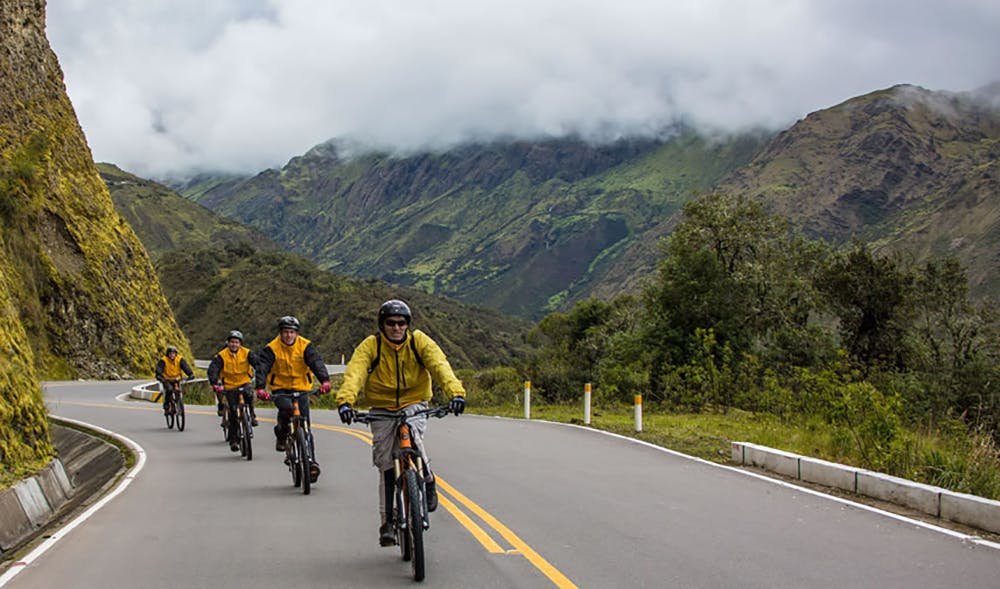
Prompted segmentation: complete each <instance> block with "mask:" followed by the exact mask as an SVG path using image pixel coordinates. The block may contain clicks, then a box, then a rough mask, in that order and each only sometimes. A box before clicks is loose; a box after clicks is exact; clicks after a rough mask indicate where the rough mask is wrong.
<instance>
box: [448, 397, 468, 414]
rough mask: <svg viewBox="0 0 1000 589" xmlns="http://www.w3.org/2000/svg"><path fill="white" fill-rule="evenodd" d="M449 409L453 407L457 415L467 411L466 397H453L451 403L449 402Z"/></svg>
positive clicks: (452, 409) (452, 410)
mask: <svg viewBox="0 0 1000 589" xmlns="http://www.w3.org/2000/svg"><path fill="white" fill-rule="evenodd" d="M448 409H451V412H452V413H454V414H455V415H460V414H461V413H462V412H463V411H465V397H461V396H459V397H452V398H451V403H448Z"/></svg>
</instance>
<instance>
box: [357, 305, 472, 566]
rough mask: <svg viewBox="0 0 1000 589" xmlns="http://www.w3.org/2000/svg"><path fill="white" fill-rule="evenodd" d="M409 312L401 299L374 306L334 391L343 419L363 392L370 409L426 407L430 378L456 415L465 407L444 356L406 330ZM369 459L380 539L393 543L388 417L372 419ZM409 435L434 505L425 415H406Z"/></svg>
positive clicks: (421, 335) (433, 506)
mask: <svg viewBox="0 0 1000 589" xmlns="http://www.w3.org/2000/svg"><path fill="white" fill-rule="evenodd" d="M411 319H412V314H411V313H410V307H409V306H408V305H407V304H406V303H404V302H403V301H400V300H397V299H392V300H389V301H386V302H384V303H382V306H381V307H379V310H378V333H376V334H375V335H370V336H368V337H366V338H365V339H364V340H363V341H362V342H361V343H360V344H358V347H357V348H355V349H354V352H353V353H352V354H351V359H350V361H348V363H347V367H346V369H345V372H344V384H343V385H342V386H341V387H340V390H339V391H338V392H337V411H338V413H339V414H340V419H341V421H343V422H344V423H346V424H350V423H351V422H352V421H354V409H353V408H352V404H353V403H354V402H355V401H356V400H357V398H358V394H359V393H361V392H362V391H363V392H364V395H365V398H366V399H367V401H368V403H369V404H370V405H371V413H372V414H378V413H380V412H381V413H389V412H393V411H399V410H403V411H406V412H407V413H408V414H410V413H415V412H417V411H419V410H420V409H426V408H427V403H428V402H429V401H430V400H431V396H432V393H433V390H432V386H431V383H432V379H433V381H434V382H437V383H438V385H439V386H440V387H441V388H442V389H443V390H444V393H445V395H447V396H448V397H449V398H450V399H451V401H450V408H451V410H452V412H453V413H455V415H458V414H460V413H462V411H464V410H465V388H464V387H463V386H462V382H461V381H460V380H458V377H456V376H455V373H454V371H453V370H452V369H451V365H450V364H449V363H448V358H447V357H446V356H445V355H444V352H443V351H442V350H441V348H440V346H438V344H437V342H435V341H434V340H433V339H431V337H430V336H429V335H427V334H426V333H424V332H422V331H420V330H413V331H412V332H410V331H409V329H408V328H409V325H410V320H411ZM370 425H371V429H372V438H373V439H372V462H373V463H374V464H375V467H376V468H378V470H379V473H380V475H379V477H378V479H379V480H378V482H379V515H380V517H381V524H380V527H379V543H380V544H381V545H382V546H392V545H393V544H394V543H395V538H394V537H393V531H392V522H391V521H390V520H389V518H390V517H391V514H392V497H393V487H394V485H395V474H394V473H393V464H392V450H393V443H394V441H395V436H394V433H395V432H394V429H393V426H394V424H393V422H392V421H373V422H371V424H370ZM410 426H411V439H412V440H413V441H414V442H415V443H416V446H417V449H418V450H420V453H421V454H422V456H423V459H424V465H425V468H426V472H425V473H424V476H425V480H426V481H427V510H428V511H434V510H435V509H437V503H438V499H437V485H436V484H435V480H434V474H433V473H432V472H431V470H430V459H429V457H428V456H427V450H426V448H425V447H424V442H423V436H424V432H425V431H426V429H427V417H426V416H418V417H416V418H414V419H413V420H412V421H410Z"/></svg>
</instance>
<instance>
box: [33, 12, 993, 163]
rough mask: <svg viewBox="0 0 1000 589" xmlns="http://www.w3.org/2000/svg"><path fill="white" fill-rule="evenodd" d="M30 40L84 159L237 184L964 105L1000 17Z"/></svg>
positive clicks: (68, 24)
mask: <svg viewBox="0 0 1000 589" xmlns="http://www.w3.org/2000/svg"><path fill="white" fill-rule="evenodd" d="M47 10H48V36H49V39H50V42H51V43H52V46H53V49H54V50H55V52H56V54H57V55H58V57H59V60H60V63H61V65H62V67H63V70H64V73H65V77H66V84H67V88H68V90H69V94H70V98H71V99H72V101H73V104H74V107H75V108H76V111H77V115H78V116H79V118H80V121H81V124H82V126H83V128H84V131H85V133H86V134H87V138H88V141H89V142H90V145H91V148H92V150H93V152H94V156H95V158H96V159H98V160H99V161H111V162H114V163H117V164H118V165H120V166H122V167H123V168H125V169H128V170H130V171H134V172H137V173H140V174H144V175H150V176H163V175H168V174H184V173H191V172H194V171H199V170H213V171H234V172H254V171H259V170H261V169H263V168H267V167H275V166H280V165H282V164H284V163H285V162H286V161H287V160H288V159H289V158H291V157H293V156H295V155H297V154H300V153H302V152H304V151H306V150H308V149H309V148H310V147H312V146H313V145H315V144H317V143H320V142H323V141H326V140H328V139H331V138H342V139H349V140H352V141H355V142H359V143H361V144H365V145H371V146H375V147H379V148H384V149H391V150H398V151H408V150H415V149H424V148H445V147H448V146H450V145H454V144H456V143H459V142H463V141H468V140H477V139H490V138H494V137H499V136H504V137H510V136H516V137H525V138H533V137H546V136H561V135H565V134H570V133H573V134H578V135H582V136H584V137H588V138H591V139H594V140H597V141H600V140H608V139H614V138H616V137H621V136H628V135H650V134H656V133H660V132H662V131H663V130H664V129H665V128H668V127H669V126H670V125H672V124H674V123H676V122H677V121H685V122H687V123H690V124H694V125H697V126H699V127H701V128H704V129H707V130H711V131H713V132H730V131H741V130H746V129H750V128H754V127H767V128H782V127H785V126H787V125H790V124H791V123H793V122H794V121H795V120H796V119H798V118H801V117H803V116H805V115H806V114H808V113H809V112H812V111H814V110H817V109H821V108H825V107H828V106H832V105H834V104H837V103H839V102H841V101H843V100H846V99H848V98H851V97H852V96H856V95H859V94H864V93H867V92H870V91H873V90H876V89H880V88H885V87H887V86H892V85H895V84H900V83H908V84H916V85H920V86H924V87H927V88H930V89H945V90H971V89H973V88H976V87H978V86H982V85H985V84H988V83H990V82H993V81H995V80H996V78H997V77H998V71H997V69H996V64H998V63H1000V41H998V39H1000V5H998V4H997V3H996V2H993V1H992V0H991V1H985V0H983V1H978V0H964V1H963V0H960V1H957V2H950V3H939V2H931V1H928V0H919V1H912V2H903V1H901V0H891V1H882V2H861V1H858V0H849V1H841V2H836V3H827V2H809V1H806V0H755V1H748V2H740V3H734V2H727V1H724V0H705V1H702V2H660V1H653V0H650V1H640V0H625V1H621V0H618V1H612V0H581V1H578V2H569V3H567V2H555V1H552V0H531V1H525V0H508V1H507V2H504V3H486V4H484V3H477V2H461V1H455V0H423V1H418V2H406V3H399V2H390V1H387V0H369V1H365V2H345V1H342V0H334V1H330V0H226V1H223V0H217V1H214V2H207V3H206V2H203V1H202V0H197V1H193V0H183V1H178V0H170V1H167V0H51V1H50V2H49V4H48V8H47Z"/></svg>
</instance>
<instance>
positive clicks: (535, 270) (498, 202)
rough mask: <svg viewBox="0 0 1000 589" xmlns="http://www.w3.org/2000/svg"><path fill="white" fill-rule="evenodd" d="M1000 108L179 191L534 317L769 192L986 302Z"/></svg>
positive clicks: (919, 105) (772, 202)
mask: <svg viewBox="0 0 1000 589" xmlns="http://www.w3.org/2000/svg"><path fill="white" fill-rule="evenodd" d="M998 97H1000V84H997V85H993V86H990V87H987V88H983V89H981V90H978V91H976V92H969V93H950V92H935V91H929V90H925V89H922V88H919V87H915V86H906V85H902V86H896V87H892V88H887V89H883V90H879V91H876V92H872V93H870V94H867V95H864V96H859V97H856V98H853V99H850V100H847V101H845V102H843V103H842V104H838V105H835V106H833V107H830V108H828V109H824V110H820V111H817V112H814V113H812V114H810V115H809V116H807V117H805V118H804V119H802V120H800V121H798V122H796V123H795V124H794V125H792V126H791V127H789V128H788V129H786V130H784V131H781V132H779V133H776V134H764V133H752V134H745V135H741V136H736V137H732V136H730V137H713V138H706V137H703V136H700V135H698V134H697V133H695V132H693V131H691V130H684V129H679V130H677V131H676V132H675V133H674V134H672V135H669V136H665V137H664V138H661V139H642V140H640V139H633V140H621V141H618V142H617V143H614V144H610V145H600V146H598V145H591V144H588V143H586V142H584V141H581V140H577V139H573V138H563V139H551V140H545V141H537V142H526V141H512V142H497V143H490V144H475V145H465V146H462V147H459V148H455V149H452V150H449V151H446V152H443V153H431V152H427V153H417V154H409V155H393V154H387V153H367V154H361V155H351V156H348V155H344V154H345V153H347V150H345V149H342V147H341V146H340V145H338V143H337V142H329V143H326V144H322V145H319V146H317V147H315V148H313V149H312V150H310V151H309V152H307V153H305V154H304V155H302V156H299V157H295V158H293V159H291V160H290V161H289V162H288V164H287V165H285V166H284V167H283V168H281V169H278V170H274V169H272V170H266V171H263V172H261V173H259V174H256V175H253V176H247V177H237V176H215V175H202V176H198V177H195V178H191V179H187V180H185V181H182V182H174V183H172V186H173V187H175V188H176V189H177V190H178V191H179V192H181V193H182V194H183V195H185V196H186V197H188V198H190V199H192V200H195V201H197V202H198V203H200V204H202V205H204V206H206V207H208V208H210V209H212V210H214V211H217V212H218V213H220V214H221V215H223V216H225V217H227V218H231V219H235V220H237V221H240V222H241V223H246V224H248V225H251V226H253V227H256V228H257V229H259V230H260V231H262V232H263V233H264V234H266V235H268V236H269V237H270V238H271V239H273V240H274V241H275V242H276V243H279V244H280V245H281V246H282V247H286V248H289V249H291V250H292V251H296V252H299V253H301V254H302V255H304V256H306V257H308V258H310V259H312V260H314V261H315V262H316V263H317V264H319V266H320V267H322V268H327V269H331V270H334V271H336V272H339V273H342V274H346V275H349V276H356V277H377V278H380V279H382V280H385V281H388V282H391V283H397V284H403V285H408V286H414V287H417V288H420V289H422V290H425V291H427V292H430V293H436V294H441V295H445V296H448V297H453V298H456V299H458V300H462V301H466V302H469V303H473V304H476V305H483V306H487V307H490V308H494V309H497V310H500V311H502V312H504V313H508V314H513V315H517V316H521V317H525V318H529V319H538V318H540V317H541V316H543V315H545V314H546V313H549V312H552V311H557V310H566V309H567V308H569V307H570V306H571V305H572V304H573V303H574V302H576V301H579V300H582V299H585V298H588V297H594V296H596V297H600V298H607V297H610V296H613V295H615V294H618V293H621V292H626V291H635V290H637V289H639V288H640V287H641V285H642V284H643V282H644V280H645V279H646V278H648V277H649V276H651V275H652V274H653V273H654V272H655V266H656V261H657V260H658V259H659V257H660V255H661V254H660V250H659V247H658V244H659V242H660V240H661V239H662V238H663V237H664V236H666V235H668V234H669V233H670V229H671V227H672V226H673V225H674V224H675V223H676V222H677V220H678V215H679V214H680V213H679V212H680V209H681V207H682V206H683V205H684V204H685V203H686V202H688V201H689V200H691V199H693V198H696V197H697V196H699V195H700V194H705V193H708V192H726V193H733V194H742V195H746V196H749V197H752V198H757V199H761V200H762V201H764V202H765V203H766V204H767V206H768V208H769V209H770V210H771V211H772V212H774V213H775V214H780V215H783V216H786V217H788V218H789V219H790V220H791V222H792V225H793V227H795V228H796V229H798V230H799V231H801V232H802V233H804V234H805V235H807V236H809V237H812V238H814V239H822V240H825V241H828V242H831V243H834V244H843V243H846V242H849V241H851V240H861V241H864V242H868V243H871V244H872V245H873V247H875V248H877V249H879V250H881V251H896V252H902V253H904V254H905V255H907V256H909V257H911V258H912V259H913V261H914V262H919V261H921V260H924V259H926V258H928V257H929V256H938V255H954V256H957V257H958V258H959V259H960V260H961V261H962V262H963V263H964V264H965V265H966V266H967V267H968V269H969V276H970V280H971V287H972V291H973V293H974V294H977V295H980V296H982V295H990V294H994V293H996V292H997V287H998V286H1000V283H998V280H1000V275H998V274H997V272H996V268H998V267H1000V264H998V262H1000V258H998V256H1000V203H998V202H997V194H998V189H1000V181H998V163H997V162H998V154H1000V146H998V143H997V142H998V139H1000V109H998V104H1000V98H998Z"/></svg>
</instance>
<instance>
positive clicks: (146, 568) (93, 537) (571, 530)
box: [8, 382, 1000, 589]
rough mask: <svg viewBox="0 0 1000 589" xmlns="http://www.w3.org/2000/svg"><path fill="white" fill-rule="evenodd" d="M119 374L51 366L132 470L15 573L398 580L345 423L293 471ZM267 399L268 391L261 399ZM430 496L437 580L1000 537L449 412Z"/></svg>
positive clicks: (921, 579) (599, 572)
mask: <svg viewBox="0 0 1000 589" xmlns="http://www.w3.org/2000/svg"><path fill="white" fill-rule="evenodd" d="M132 384H133V383H127V382H125V383H123V382H116V383H53V384H50V385H49V386H48V387H47V391H46V397H47V399H48V402H49V407H50V410H51V412H52V413H53V414H55V415H60V416H66V417H70V418H74V419H78V420H82V421H87V422H90V423H94V424H97V425H99V426H102V427H105V428H108V429H112V430H114V431H117V432H120V433H121V434H122V435H125V436H127V437H128V438H130V439H132V440H134V441H135V442H137V443H138V444H140V445H141V446H142V447H143V448H144V449H145V450H146V452H147V461H146V465H145V467H144V468H143V470H142V471H141V472H139V473H138V475H137V476H136V478H135V480H134V483H133V484H132V485H131V486H130V487H129V488H128V489H127V490H126V491H125V492H124V493H123V494H121V495H120V496H118V497H117V498H115V499H114V500H113V501H111V502H109V503H108V504H107V505H106V506H105V507H104V508H103V509H101V510H100V511H98V512H97V513H96V514H95V515H94V516H93V517H91V518H90V519H89V520H87V521H86V522H85V523H83V524H82V525H80V526H79V527H77V528H76V529H75V530H73V531H72V532H70V533H69V534H67V535H66V537H65V538H64V539H63V540H61V541H60V542H58V543H57V544H56V545H55V546H54V547H53V548H52V549H51V550H49V551H48V552H46V553H45V554H44V555H42V556H41V557H40V558H38V559H37V560H36V561H34V562H33V563H32V564H31V565H30V566H28V567H26V568H25V570H24V571H23V572H22V573H21V574H19V575H18V576H16V577H15V578H14V579H13V580H12V581H11V582H10V583H9V584H8V587H12V588H17V589H21V588H26V587H38V588H46V589H51V588H57V587H74V588H94V589H98V588H100V589H115V588H119V587H121V588H129V589H132V588H134V587H144V588H153V589H156V588H167V587H169V588H176V587H185V588H188V587H211V588H212V589H225V588H228V587H240V588H241V589H253V588H257V587H260V588H268V589H273V588H275V587H296V588H299V587H331V586H336V587H372V586H378V587H397V586H398V587H409V586H411V585H412V580H411V578H410V577H409V567H408V566H407V564H406V563H403V562H402V561H401V560H400V559H399V555H398V552H397V551H396V550H395V549H384V548H379V547H378V546H377V541H376V528H377V523H378V522H377V515H376V508H375V506H376V503H375V502H376V495H375V481H376V479H375V472H374V469H372V468H371V466H370V450H369V446H368V445H367V442H366V441H365V439H364V437H365V436H364V434H365V433H366V432H365V430H364V429H362V428H358V427H355V428H343V427H340V426H339V425H337V424H338V423H339V421H338V420H337V418H336V415H335V414H333V413H330V412H316V415H315V416H314V426H315V428H316V438H317V453H318V456H319V458H320V460H321V463H322V464H323V466H324V471H323V472H324V474H323V477H322V478H321V479H320V481H319V483H318V484H317V485H316V486H315V487H314V489H313V494H312V495H310V496H303V495H302V494H301V493H299V492H298V491H297V490H296V489H294V488H293V487H292V486H291V481H290V478H289V477H288V474H287V471H286V470H285V469H284V467H283V465H282V464H281V462H280V460H279V455H278V454H277V453H275V452H274V451H273V445H272V444H273V439H272V435H271V434H270V431H269V430H270V423H267V422H264V423H262V427H261V428H259V430H258V431H259V434H260V435H259V436H258V440H257V446H256V448H257V456H256V457H255V459H254V460H253V461H252V462H246V461H243V460H240V459H239V458H238V455H237V454H231V453H230V452H229V450H228V447H227V446H226V445H225V444H224V443H223V441H222V437H221V434H220V431H219V428H218V425H217V420H218V418H217V417H216V416H215V412H214V410H211V409H210V408H193V409H195V411H189V413H192V414H191V415H189V419H188V429H187V431H185V432H183V433H177V432H175V431H168V430H167V429H166V428H165V426H164V424H163V420H162V417H161V416H160V415H159V413H158V412H157V410H156V408H155V407H153V406H151V405H150V404H148V403H143V402H135V401H131V402H127V401H117V400H116V399H115V396H116V395H118V394H120V393H123V392H125V391H127V390H128V389H129V387H130V386H131V385H132ZM260 413H261V414H262V415H263V416H267V417H270V416H272V415H273V410H262V411H261V412H260ZM428 443H429V445H430V448H431V452H432V455H433V457H434V459H435V467H436V470H437V472H438V474H439V478H440V479H441V485H440V486H441V488H442V491H443V492H442V502H441V503H442V505H441V507H440V508H439V509H438V511H437V512H436V513H435V514H434V519H433V525H432V528H431V530H430V534H429V536H428V537H427V543H428V546H427V550H428V574H427V580H426V581H425V584H426V585H428V586H434V587H445V588H449V587H455V588H457V587H525V588H533V587H553V586H557V587H574V586H578V587H684V588H687V587H705V588H720V587H741V588H742V587H761V588H764V587H766V588H774V587H796V588H800V587H880V588H891V587H907V588H914V587H997V586H1000V550H997V549H996V548H994V547H992V546H991V545H986V544H981V543H977V542H975V541H971V540H969V539H963V538H959V537H955V536H953V535H948V534H946V533H944V532H942V531H939V530H936V529H929V528H927V527H926V526H922V525H918V524H917V523H915V522H909V521H905V520H901V519H898V518H894V517H890V516H888V515H885V514H881V513H878V512H874V511H872V510H869V509H866V508H862V507H860V506H855V505H852V504H847V503H844V502H840V501H835V500H832V499H829V498H826V497H823V496H818V495H816V494H813V493H810V492H807V491H803V490H801V489H796V488H792V487H788V486H783V485H780V484H776V483H774V482H772V481H769V480H764V479H761V478H756V477H753V476H748V475H747V474H745V473H742V472H740V471H737V470H735V469H727V468H721V467H718V466H713V465H708V464H705V463H702V462H699V461H695V460H691V459H687V458H684V457H680V456H677V455H674V454H671V453H667V452H663V451H659V450H656V449H653V448H651V447H647V446H644V445H640V444H636V443H632V442H629V441H626V440H623V439H620V438H615V437H611V436H607V435H602V434H599V433H595V432H591V431H587V430H583V429H579V428H572V427H568V426H560V425H554V424H546V423H539V422H524V421H519V420H501V419H492V418H486V417H476V416H470V415H464V416H461V417H458V418H456V417H448V418H446V419H443V420H440V421H434V422H433V423H432V424H431V430H430V433H429V436H428Z"/></svg>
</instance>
